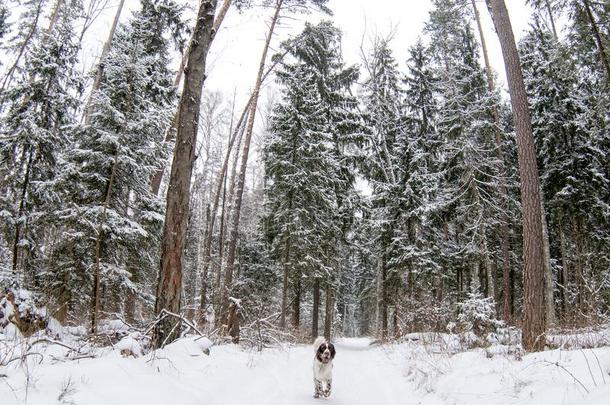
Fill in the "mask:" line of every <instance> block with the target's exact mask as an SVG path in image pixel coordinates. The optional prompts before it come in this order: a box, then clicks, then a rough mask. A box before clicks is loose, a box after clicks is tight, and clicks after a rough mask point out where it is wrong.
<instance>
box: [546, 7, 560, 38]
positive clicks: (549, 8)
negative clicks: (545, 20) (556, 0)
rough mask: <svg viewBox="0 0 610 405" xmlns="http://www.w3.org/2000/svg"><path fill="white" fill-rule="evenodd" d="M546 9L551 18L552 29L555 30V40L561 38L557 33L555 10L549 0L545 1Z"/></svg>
mask: <svg viewBox="0 0 610 405" xmlns="http://www.w3.org/2000/svg"><path fill="white" fill-rule="evenodd" d="M545 5H546V11H547V13H549V20H550V21H551V29H552V30H553V38H555V41H557V40H559V36H558V35H557V28H556V27H555V17H554V16H553V10H552V9H551V3H549V0H546V1H545Z"/></svg>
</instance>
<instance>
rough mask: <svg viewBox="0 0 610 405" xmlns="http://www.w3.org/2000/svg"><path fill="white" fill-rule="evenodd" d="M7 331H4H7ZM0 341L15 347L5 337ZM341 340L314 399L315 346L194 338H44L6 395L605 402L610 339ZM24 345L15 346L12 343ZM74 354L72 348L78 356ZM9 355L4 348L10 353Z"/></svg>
mask: <svg viewBox="0 0 610 405" xmlns="http://www.w3.org/2000/svg"><path fill="white" fill-rule="evenodd" d="M1 337H2V335H0V338H1ZM0 343H1V344H0V347H4V349H5V350H6V348H7V347H9V345H8V343H9V342H7V341H6V340H5V341H4V342H1V341H0ZM370 343H371V341H370V340H369V339H365V338H363V339H341V340H338V341H337V342H336V346H337V357H336V358H335V361H334V371H333V377H334V379H333V393H332V396H331V397H330V398H329V399H326V400H316V399H313V398H312V394H313V383H312V375H311V363H312V358H313V350H312V348H311V347H310V346H305V345H299V346H290V347H284V348H276V349H266V350H264V351H262V352H257V351H253V350H248V349H244V348H242V347H239V346H233V345H224V346H214V347H212V348H211V349H210V355H209V356H208V355H206V354H205V353H204V352H203V349H205V347H206V344H205V343H204V341H202V340H195V338H194V337H186V338H183V339H181V340H179V341H177V342H175V343H173V344H171V345H169V346H167V347H166V348H165V349H164V350H161V351H158V352H156V353H153V354H149V355H145V356H142V357H139V358H132V357H123V356H121V354H120V348H115V349H114V350H113V349H104V350H101V351H99V352H98V353H97V357H96V358H83V359H80V360H65V355H66V353H67V352H68V349H66V348H64V347H61V346H59V345H47V344H45V343H39V344H37V345H36V346H35V348H37V349H34V350H30V352H38V353H40V354H41V355H44V358H43V357H41V356H40V355H36V354H34V355H30V356H29V357H28V358H27V361H13V362H11V363H9V364H8V365H6V366H4V367H2V366H0V404H2V405H9V404H10V405H12V404H32V405H47V404H62V403H63V404H84V405H114V404H116V405H126V404H146V405H167V404H180V405H190V404H193V405H195V404H197V405H237V404H239V405H244V404H255V405H304V404H316V403H319V401H328V402H329V403H333V404H337V405H359V404H368V405H393V404H396V405H398V404H404V405H409V404H413V405H416V404H421V405H453V404H460V405H469V404H472V405H479V404H495V405H503V404H506V405H508V404H511V405H513V404H532V405H533V404H536V405H543V404H548V405H560V404H567V405H581V404H582V405H585V404H586V405H608V404H609V403H610V399H609V398H610V348H598V349H593V350H589V349H586V350H571V351H567V350H553V351H547V352H544V353H539V354H530V355H525V356H523V357H522V358H520V359H519V356H518V355H517V356H515V355H514V354H506V352H507V351H510V350H508V349H507V348H506V347H503V346H499V345H498V346H494V347H492V348H491V349H487V350H484V349H476V350H470V351H466V352H461V353H457V354H452V352H451V351H449V350H445V349H443V348H442V347H440V346H438V345H434V344H429V342H425V339H418V340H417V341H412V342H405V343H401V344H392V345H383V346H380V345H371V344H370ZM15 353H17V351H16V352H15ZM74 355H75V354H74V353H71V354H70V356H74ZM5 359H6V357H5Z"/></svg>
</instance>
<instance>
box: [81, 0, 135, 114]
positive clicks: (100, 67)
mask: <svg viewBox="0 0 610 405" xmlns="http://www.w3.org/2000/svg"><path fill="white" fill-rule="evenodd" d="M124 4H125V0H121V1H120V2H119V6H118V8H117V10H116V13H115V14H114V20H113V21H112V26H111V27H110V32H109V33H108V38H107V39H106V42H105V43H104V47H103V48H102V53H101V54H100V61H99V63H98V64H97V69H96V70H95V79H93V85H92V86H91V94H89V100H87V106H86V107H85V115H84V122H85V124H86V125H89V124H90V123H91V114H92V111H91V101H92V100H93V95H94V93H95V92H96V91H98V90H99V89H100V86H101V84H102V76H103V75H104V59H106V55H108V52H110V47H111V46H112V40H113V39H114V33H115V32H116V27H117V25H118V24H119V20H120V18H121V12H122V11H123V5H124Z"/></svg>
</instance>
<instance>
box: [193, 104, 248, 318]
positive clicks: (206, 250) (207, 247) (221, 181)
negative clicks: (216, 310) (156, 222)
mask: <svg viewBox="0 0 610 405" xmlns="http://www.w3.org/2000/svg"><path fill="white" fill-rule="evenodd" d="M248 110H249V102H248V105H247V106H246V108H245V109H244V111H243V113H242V115H241V117H240V118H239V121H238V122H237V126H236V127H235V131H233V133H232V134H231V135H230V139H229V144H228V146H227V153H226V154H225V159H224V162H223V164H222V168H221V169H220V171H219V172H218V179H217V180H216V192H215V193H214V201H213V202H212V210H211V212H210V220H209V222H208V226H207V228H206V231H205V239H204V242H203V243H204V246H203V269H202V271H201V273H202V277H203V284H202V287H201V301H200V308H201V310H202V311H203V310H205V307H206V304H207V303H206V298H205V295H206V290H207V285H206V283H205V277H206V275H207V273H208V269H209V267H210V259H211V253H212V236H213V234H214V225H215V223H216V213H217V212H218V205H219V203H220V195H221V194H222V189H223V185H225V184H226V181H225V179H226V177H227V174H228V173H227V171H228V168H229V158H230V156H231V151H232V150H233V145H234V143H235V140H236V138H237V135H238V133H239V132H240V131H241V127H242V123H243V121H244V118H245V117H246V116H247V112H248ZM238 147H239V143H238Z"/></svg>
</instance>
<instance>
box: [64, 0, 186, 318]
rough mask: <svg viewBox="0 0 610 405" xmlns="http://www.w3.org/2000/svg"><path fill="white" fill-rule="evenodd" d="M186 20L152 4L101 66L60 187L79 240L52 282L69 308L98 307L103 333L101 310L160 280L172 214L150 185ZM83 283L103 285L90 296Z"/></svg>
mask: <svg viewBox="0 0 610 405" xmlns="http://www.w3.org/2000/svg"><path fill="white" fill-rule="evenodd" d="M180 11H181V8H180V7H179V6H178V5H177V4H176V3H174V2H173V1H171V0H159V1H154V0H142V2H141V9H140V10H139V11H138V12H136V13H135V14H134V16H133V17H132V19H131V20H130V21H129V22H128V23H126V24H124V25H122V26H121V27H120V28H119V30H118V32H117V33H116V36H115V39H114V41H113V46H112V48H111V49H110V51H109V53H108V54H107V56H106V58H105V59H104V60H103V61H102V62H101V63H103V64H104V71H103V76H102V79H101V84H100V88H99V90H98V91H96V92H95V93H94V94H93V95H92V100H91V120H90V123H89V124H84V125H81V126H78V127H77V128H76V129H75V134H76V135H75V136H76V142H75V146H74V147H73V148H72V149H71V150H70V151H69V153H68V154H67V155H66V164H65V167H64V169H63V176H62V178H61V179H60V182H59V184H60V187H61V188H63V189H65V190H67V191H68V192H69V194H67V195H66V196H65V199H66V201H67V202H68V203H67V204H66V205H65V208H64V209H63V210H60V211H59V212H58V215H59V216H60V217H62V218H63V220H64V221H65V222H66V223H67V224H68V227H69V228H68V229H69V230H70V231H69V232H68V233H67V235H69V236H68V237H66V238H64V239H63V241H62V242H63V243H62V244H61V246H60V247H59V253H58V254H59V256H60V257H61V263H62V265H61V266H58V267H57V269H56V270H55V271H54V274H52V277H53V279H54V281H55V282H56V283H57V287H58V288H60V289H64V287H62V285H65V286H66V287H65V290H64V291H62V293H63V294H64V295H66V297H67V299H75V298H78V299H79V300H83V299H85V297H89V298H90V299H91V300H92V304H91V316H92V318H91V327H92V329H93V330H95V328H96V327H97V323H98V314H99V310H100V308H101V305H103V304H104V305H107V306H109V307H110V308H113V309H117V308H116V304H115V302H116V301H115V300H116V299H117V298H118V297H120V296H127V297H129V298H130V299H131V298H133V297H135V295H136V294H148V293H150V289H149V288H150V286H151V285H152V284H153V283H154V279H155V277H156V273H155V272H152V271H151V270H150V269H152V268H155V267H156V263H157V262H158V248H159V239H160V234H159V233H160V229H161V225H162V218H163V217H162V214H163V207H162V204H161V202H160V201H159V200H158V199H157V197H156V196H154V195H152V194H151V193H150V190H149V180H150V177H151V176H152V174H153V173H154V171H155V169H156V168H157V167H159V166H160V165H161V161H162V160H163V159H165V158H166V156H167V151H165V150H163V149H162V148H161V147H160V145H162V142H161V141H162V139H163V135H164V131H165V128H166V127H167V125H168V123H169V121H170V119H171V113H172V110H173V108H175V101H176V89H175V87H174V85H173V73H172V72H171V70H170V69H169V62H170V60H169V52H170V47H171V42H170V41H171V40H177V39H179V36H180V35H181V27H182V22H181V20H180V17H179V16H180ZM168 33H170V34H173V35H167V34H168ZM88 269H91V270H88ZM85 270H88V271H85ZM83 272H85V273H83ZM74 277H76V278H77V279H73V278H74ZM82 283H85V285H92V286H93V287H92V290H91V294H90V295H89V294H87V293H84V294H83V292H84V291H87V290H86V289H85V290H84V291H83V287H84V285H82ZM102 286H103V287H104V291H106V297H105V298H107V299H108V300H109V301H108V302H102V298H103V297H102V291H101V288H102ZM143 286H144V287H148V288H144V289H142V287H143ZM76 292H79V293H80V295H79V297H73V294H74V293H76Z"/></svg>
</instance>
